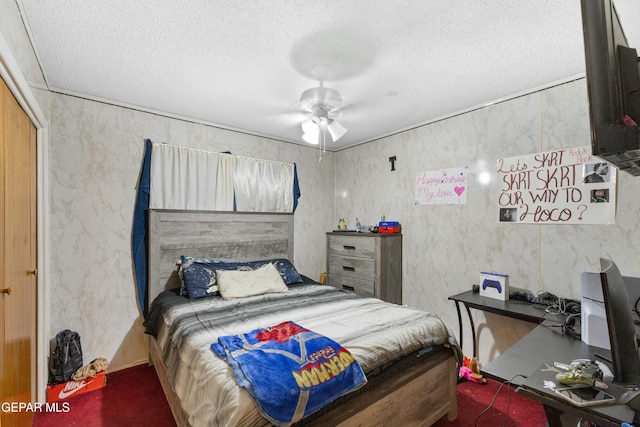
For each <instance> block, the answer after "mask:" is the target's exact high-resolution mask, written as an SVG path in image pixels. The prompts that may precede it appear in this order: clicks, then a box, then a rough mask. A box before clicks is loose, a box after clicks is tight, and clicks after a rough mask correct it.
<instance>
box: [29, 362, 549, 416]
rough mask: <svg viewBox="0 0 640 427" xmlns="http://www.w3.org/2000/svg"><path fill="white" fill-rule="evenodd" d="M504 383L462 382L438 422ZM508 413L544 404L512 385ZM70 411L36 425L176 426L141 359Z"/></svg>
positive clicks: (501, 404)
mask: <svg viewBox="0 0 640 427" xmlns="http://www.w3.org/2000/svg"><path fill="white" fill-rule="evenodd" d="M499 386H500V383H497V382H495V381H491V380H489V381H488V382H487V384H485V385H480V384H476V383H472V382H468V381H463V382H461V383H460V384H459V385H458V419H457V420H456V421H455V422H453V423H449V422H447V421H446V420H440V421H439V422H438V423H436V426H437V427H456V426H473V425H474V421H475V419H476V418H477V417H478V415H479V414H480V413H481V412H482V411H483V410H484V409H485V408H486V407H487V406H488V405H489V403H490V402H491V400H492V399H493V398H494V396H495V394H496V391H497V390H498V387H499ZM509 395H510V405H509V417H508V420H507V423H506V425H507V426H511V427H514V426H516V427H520V426H521V427H542V426H544V425H545V424H546V417H545V414H544V410H543V409H542V406H541V405H539V404H538V403H537V402H534V401H532V400H529V399H527V398H525V397H522V396H520V395H518V394H516V393H515V389H514V388H513V387H512V388H511V390H510V393H509ZM65 402H68V404H69V412H67V413H64V412H58V413H53V412H49V413H37V414H36V416H35V419H34V422H33V425H34V426H35V427H45V426H49V427H58V426H65V427H66V426H82V427H103V426H109V427H110V426H114V427H120V426H153V427H165V426H166V427H173V426H175V423H174V421H173V416H172V415H171V410H170V409H169V406H168V404H167V401H166V399H165V397H164V393H163V392H162V387H161V386H160V382H159V381H158V378H157V377H156V372H155V370H154V369H153V367H149V366H147V365H140V366H136V367H133V368H129V369H124V370H122V371H117V372H113V373H109V374H108V376H107V385H106V387H104V388H101V389H99V390H95V391H90V392H88V393H86V394H83V395H80V396H73V397H70V398H69V399H67V400H65ZM506 408H507V386H504V387H503V388H502V390H501V391H500V394H499V395H498V397H497V399H496V401H495V403H494V404H493V407H492V408H491V409H489V410H488V411H487V412H486V413H485V414H484V415H483V416H482V417H481V418H480V419H479V420H478V423H477V425H478V426H497V425H505V424H503V423H504V420H505V418H504V414H505V412H506Z"/></svg>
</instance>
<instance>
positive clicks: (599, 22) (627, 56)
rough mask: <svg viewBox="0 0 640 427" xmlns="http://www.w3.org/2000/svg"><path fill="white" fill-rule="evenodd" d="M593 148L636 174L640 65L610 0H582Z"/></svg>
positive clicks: (639, 150)
mask: <svg viewBox="0 0 640 427" xmlns="http://www.w3.org/2000/svg"><path fill="white" fill-rule="evenodd" d="M581 5H582V26H583V31H584V49H585V62H586V78H587V91H588V96H589V119H590V125H591V152H592V154H593V155H594V156H598V157H600V158H601V159H603V160H605V161H607V162H609V163H611V164H613V165H615V166H616V167H617V168H618V169H620V170H624V171H626V172H629V173H631V174H632V175H635V176H640V128H639V127H638V124H640V63H639V62H638V54H637V52H636V49H634V48H632V47H630V46H629V44H628V42H627V38H626V37H625V35H624V30H623V28H622V25H621V24H620V20H619V19H618V14H617V13H616V9H615V7H614V5H613V3H612V1H611V0H581Z"/></svg>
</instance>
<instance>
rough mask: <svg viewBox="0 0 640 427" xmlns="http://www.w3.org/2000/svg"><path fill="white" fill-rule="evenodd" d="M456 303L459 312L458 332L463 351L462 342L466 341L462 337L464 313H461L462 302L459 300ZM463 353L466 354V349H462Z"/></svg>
mask: <svg viewBox="0 0 640 427" xmlns="http://www.w3.org/2000/svg"><path fill="white" fill-rule="evenodd" d="M455 303H456V311H457V312H458V332H459V336H460V351H462V343H463V342H464V340H463V339H462V314H461V313H460V303H459V302H458V301H456V302H455ZM462 354H464V351H462Z"/></svg>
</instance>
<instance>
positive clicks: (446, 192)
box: [414, 166, 469, 205]
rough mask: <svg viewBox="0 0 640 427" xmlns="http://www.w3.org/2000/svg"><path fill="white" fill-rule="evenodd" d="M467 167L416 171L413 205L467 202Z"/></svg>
mask: <svg viewBox="0 0 640 427" xmlns="http://www.w3.org/2000/svg"><path fill="white" fill-rule="evenodd" d="M468 172H469V167H468V166H467V167H464V168H457V169H444V170H440V171H429V172H418V173H417V174H416V193H415V202H414V204H415V205H444V204H456V205H461V204H465V203H467V174H468Z"/></svg>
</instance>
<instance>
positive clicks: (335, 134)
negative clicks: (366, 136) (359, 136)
mask: <svg viewBox="0 0 640 427" xmlns="http://www.w3.org/2000/svg"><path fill="white" fill-rule="evenodd" d="M327 130H328V131H329V133H330V134H331V139H333V142H336V141H337V140H339V139H340V138H342V136H343V135H344V134H345V133H347V130H346V129H345V128H344V127H343V126H342V125H341V124H340V123H338V122H336V121H335V120H331V122H330V123H329V125H328V126H327Z"/></svg>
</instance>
